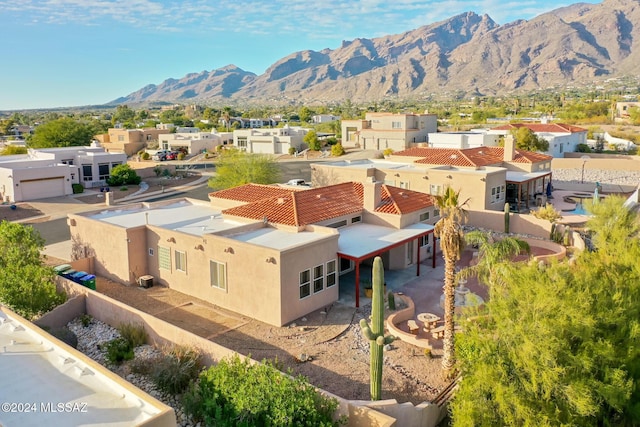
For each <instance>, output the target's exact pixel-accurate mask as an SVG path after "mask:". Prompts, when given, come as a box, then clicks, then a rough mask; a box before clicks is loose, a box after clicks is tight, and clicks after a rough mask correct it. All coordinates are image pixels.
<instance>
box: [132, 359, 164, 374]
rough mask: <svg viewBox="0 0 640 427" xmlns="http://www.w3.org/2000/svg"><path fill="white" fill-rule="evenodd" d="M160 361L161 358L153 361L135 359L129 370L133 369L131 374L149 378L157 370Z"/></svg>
mask: <svg viewBox="0 0 640 427" xmlns="http://www.w3.org/2000/svg"><path fill="white" fill-rule="evenodd" d="M159 360H160V358H159V357H154V358H151V359H148V358H144V359H143V358H135V359H133V360H132V361H131V362H130V363H129V369H131V372H133V373H134V374H139V375H144V376H149V375H151V373H152V372H153V370H154V369H155V367H156V365H157V363H158V361H159Z"/></svg>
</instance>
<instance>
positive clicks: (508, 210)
mask: <svg viewBox="0 0 640 427" xmlns="http://www.w3.org/2000/svg"><path fill="white" fill-rule="evenodd" d="M510 213H511V207H510V206H509V203H508V202H507V203H505V204H504V232H505V233H509V214H510Z"/></svg>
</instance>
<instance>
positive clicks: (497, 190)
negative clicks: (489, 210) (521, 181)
mask: <svg viewBox="0 0 640 427" xmlns="http://www.w3.org/2000/svg"><path fill="white" fill-rule="evenodd" d="M504 198H505V187H504V185H499V186H497V187H492V188H491V203H498V202H500V201H501V200H504Z"/></svg>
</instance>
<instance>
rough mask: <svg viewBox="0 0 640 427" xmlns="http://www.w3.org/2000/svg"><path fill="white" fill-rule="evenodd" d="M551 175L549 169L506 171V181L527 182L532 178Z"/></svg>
mask: <svg viewBox="0 0 640 427" xmlns="http://www.w3.org/2000/svg"><path fill="white" fill-rule="evenodd" d="M548 175H551V171H543V172H515V171H507V179H506V180H507V181H508V182H527V181H533V180H534V179H538V178H542V177H543V176H548Z"/></svg>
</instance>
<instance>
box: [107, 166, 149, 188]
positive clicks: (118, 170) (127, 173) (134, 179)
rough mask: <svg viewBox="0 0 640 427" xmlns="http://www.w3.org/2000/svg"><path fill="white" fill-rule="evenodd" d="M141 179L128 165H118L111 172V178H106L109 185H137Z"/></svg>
mask: <svg viewBox="0 0 640 427" xmlns="http://www.w3.org/2000/svg"><path fill="white" fill-rule="evenodd" d="M140 181H142V178H140V176H138V174H137V173H136V171H135V170H133V169H131V166H129V165H128V164H124V165H118V166H116V167H114V168H113V169H112V170H111V176H109V178H107V184H109V185H138V184H140Z"/></svg>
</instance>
